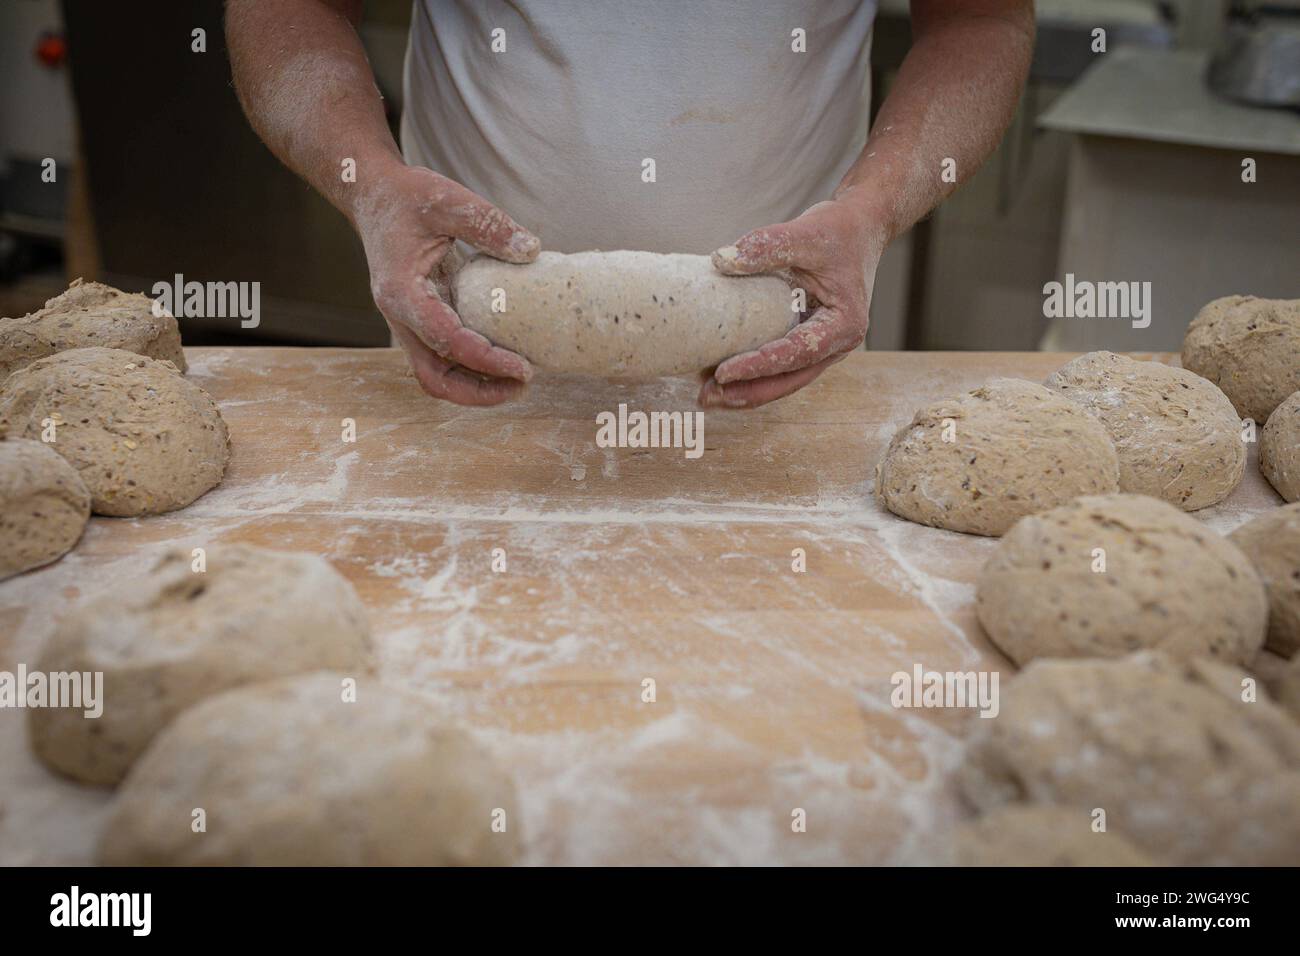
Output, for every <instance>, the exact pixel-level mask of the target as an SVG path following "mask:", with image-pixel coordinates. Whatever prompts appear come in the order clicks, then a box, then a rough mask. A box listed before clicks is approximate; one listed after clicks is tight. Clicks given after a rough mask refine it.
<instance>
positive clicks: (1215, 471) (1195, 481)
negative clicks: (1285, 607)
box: [1044, 352, 1246, 511]
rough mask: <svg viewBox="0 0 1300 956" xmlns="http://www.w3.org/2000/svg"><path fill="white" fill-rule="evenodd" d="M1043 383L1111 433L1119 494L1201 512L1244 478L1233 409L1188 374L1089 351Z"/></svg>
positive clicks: (1238, 428)
mask: <svg viewBox="0 0 1300 956" xmlns="http://www.w3.org/2000/svg"><path fill="white" fill-rule="evenodd" d="M1044 384H1046V385H1047V387H1048V388H1050V389H1053V390H1054V391H1057V392H1059V393H1060V394H1061V395H1064V396H1065V397H1066V398H1068V399H1070V401H1072V402H1077V403H1079V405H1081V406H1083V407H1084V408H1085V409H1087V410H1088V411H1089V412H1090V413H1091V414H1093V415H1095V416H1096V417H1097V419H1098V421H1100V422H1101V423H1102V425H1104V426H1105V427H1106V432H1107V433H1108V434H1109V435H1110V437H1111V440H1112V441H1113V442H1114V443H1115V451H1116V453H1117V454H1118V455H1119V490H1120V491H1131V492H1133V493H1134V494H1139V495H1151V496H1152V497H1153V498H1161V499H1163V500H1165V501H1168V502H1169V503H1170V504H1173V505H1177V506H1178V507H1180V508H1182V509H1183V510H1184V511H1195V510H1196V509H1197V508H1204V507H1206V506H1208V505H1212V504H1216V503H1218V502H1220V501H1222V500H1223V499H1224V498H1226V497H1228V495H1229V494H1230V493H1231V492H1232V490H1233V489H1234V488H1236V487H1237V484H1238V483H1239V482H1240V481H1241V478H1242V476H1243V475H1244V474H1245V473H1246V446H1245V443H1243V442H1242V440H1241V419H1240V418H1238V417H1237V412H1236V410H1235V409H1234V408H1233V407H1232V402H1230V401H1228V397H1227V396H1226V395H1224V394H1223V392H1221V391H1219V389H1218V388H1217V387H1215V386H1214V385H1212V384H1211V383H1209V382H1207V381H1206V380H1205V379H1203V378H1201V377H1200V376H1199V375H1195V374H1193V373H1192V372H1189V371H1187V370H1186V369H1182V368H1172V367H1171V366H1168V365H1161V364H1160V363H1159V362H1135V361H1133V359H1131V358H1127V357H1125V356H1123V355H1116V354H1115V353H1114V352H1089V353H1088V354H1087V355H1081V356H1079V357H1078V358H1077V359H1075V360H1074V361H1072V362H1069V363H1067V364H1066V365H1064V366H1062V367H1061V368H1060V369H1058V370H1057V371H1056V372H1054V373H1053V374H1052V375H1051V376H1050V377H1049V378H1048V379H1047V381H1046V382H1045V383H1044Z"/></svg>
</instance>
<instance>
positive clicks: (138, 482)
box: [0, 348, 230, 516]
mask: <svg viewBox="0 0 1300 956" xmlns="http://www.w3.org/2000/svg"><path fill="white" fill-rule="evenodd" d="M47 418H48V419H53V420H54V421H55V422H56V423H57V425H58V427H57V430H56V432H55V440H54V441H53V442H52V443H51V444H50V447H51V448H53V449H54V450H55V451H57V452H58V453H59V454H60V455H62V456H63V457H64V458H66V459H67V460H68V462H69V463H70V464H71V465H72V467H74V468H76V469H77V471H78V472H80V474H81V480H82V481H84V482H85V483H86V487H87V488H89V489H90V495H91V509H92V510H93V511H94V512H95V513H96V514H101V515H118V516H137V515H150V514H161V513H163V512H164V511H174V510H175V509H177V508H183V507H185V506H186V505H188V504H189V503H190V502H192V501H193V500H194V499H195V498H197V497H199V495H201V494H203V493H204V492H206V491H208V490H210V489H211V488H213V487H215V486H216V484H217V483H218V482H219V481H221V476H222V475H223V474H225V471H226V462H227V461H229V459H230V438H229V435H228V433H227V431H226V423H225V421H224V420H223V419H222V418H221V412H219V411H218V410H217V406H216V403H215V402H213V401H212V399H211V397H210V396H209V395H208V393H207V392H205V391H203V389H201V388H199V387H198V386H197V385H195V384H194V383H193V382H189V381H187V380H185V379H184V378H182V377H181V375H180V373H178V372H177V371H176V367H175V366H173V365H172V364H171V363H170V362H162V361H158V360H155V359H151V358H145V357H144V356H141V355H136V354H135V353H134V352H126V351H123V350H122V349H101V348H92V349H71V350H70V351H67V352H60V353H58V354H57V355H51V356H49V357H48V358H43V359H41V360H40V361H38V362H34V363H33V364H31V365H29V366H27V367H26V368H24V369H20V370H19V371H17V372H15V373H14V374H13V375H11V376H9V379H8V381H6V382H5V383H4V385H3V386H0V432H3V431H6V430H7V431H8V433H9V434H11V435H17V436H19V437H23V438H40V437H41V432H42V430H43V426H42V424H41V422H42V421H44V420H45V419H47Z"/></svg>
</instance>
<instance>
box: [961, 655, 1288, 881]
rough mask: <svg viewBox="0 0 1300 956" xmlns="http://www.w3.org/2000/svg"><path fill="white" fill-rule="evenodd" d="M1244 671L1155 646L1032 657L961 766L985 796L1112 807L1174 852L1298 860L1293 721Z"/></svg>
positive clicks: (1140, 838) (1268, 861)
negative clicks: (1249, 694)
mask: <svg viewBox="0 0 1300 956" xmlns="http://www.w3.org/2000/svg"><path fill="white" fill-rule="evenodd" d="M1242 676H1244V675H1243V674H1242V673H1241V672H1240V671H1235V670H1234V669H1232V668H1228V667H1225V666H1223V665H1219V664H1215V663H1213V662H1210V661H1203V660H1202V661H1193V662H1188V663H1185V664H1181V665H1180V664H1177V663H1175V662H1173V661H1171V660H1170V659H1169V658H1168V657H1166V656H1164V655H1161V654H1158V653H1150V652H1146V653H1140V654H1135V655H1132V656H1130V657H1127V658H1120V659H1117V660H1086V661H1079V660H1040V661H1035V662H1034V663H1032V664H1030V665H1029V666H1028V667H1027V668H1025V670H1024V671H1023V672H1021V673H1020V674H1019V675H1018V676H1017V677H1015V678H1014V679H1013V680H1012V681H1011V682H1010V683H1009V684H1007V685H1006V686H1005V688H1004V690H1003V693H1002V709H1001V713H1000V714H999V715H998V718H997V719H996V720H977V721H974V723H975V724H976V727H975V730H974V732H973V736H972V738H971V740H970V744H969V748H968V751H967V756H966V762H965V764H964V766H963V767H962V769H961V771H960V773H959V779H960V782H961V787H962V790H963V792H964V793H965V794H966V796H967V798H968V799H969V800H970V801H971V802H972V803H973V804H974V805H975V806H976V807H979V808H981V809H983V810H991V809H993V808H995V807H999V806H1003V805H1005V804H1007V803H1015V802H1027V803H1034V804H1056V805H1061V806H1066V807H1070V808H1073V809H1075V810H1078V811H1082V812H1084V813H1090V812H1091V811H1092V810H1093V809H1094V808H1101V809H1103V810H1105V811H1106V822H1107V828H1108V829H1109V830H1113V831H1117V832H1120V833H1123V834H1125V835H1126V836H1127V837H1128V838H1129V839H1130V840H1131V841H1132V842H1133V843H1134V844H1136V845H1137V846H1139V847H1140V848H1141V849H1143V850H1144V851H1146V852H1147V853H1149V854H1151V855H1152V856H1153V857H1155V858H1156V859H1159V860H1161V861H1167V862H1169V863H1175V864H1195V865H1203V866H1214V865H1295V864H1296V863H1300V728H1298V727H1297V726H1296V724H1295V722H1294V721H1292V720H1291V719H1290V718H1289V717H1288V716H1287V715H1286V714H1285V713H1283V712H1282V711H1281V710H1280V709H1279V708H1278V707H1276V706H1275V705H1274V704H1273V703H1272V702H1271V701H1269V700H1268V699H1267V697H1266V696H1265V695H1263V694H1262V693H1260V695H1259V697H1258V698H1257V699H1255V700H1254V701H1252V702H1249V703H1248V702H1246V701H1243V700H1242V699H1241V694H1242V688H1241V683H1240V681H1241V678H1242Z"/></svg>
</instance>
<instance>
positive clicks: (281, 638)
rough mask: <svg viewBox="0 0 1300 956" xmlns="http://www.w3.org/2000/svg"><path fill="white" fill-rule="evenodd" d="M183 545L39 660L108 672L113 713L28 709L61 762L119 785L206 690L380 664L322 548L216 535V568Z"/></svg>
mask: <svg viewBox="0 0 1300 956" xmlns="http://www.w3.org/2000/svg"><path fill="white" fill-rule="evenodd" d="M192 560H193V559H192V558H191V557H190V552H188V551H179V550H178V551H172V552H169V553H167V554H166V555H165V556H164V557H163V558H162V559H161V560H159V561H158V562H157V563H156V564H155V565H154V566H153V567H152V568H151V569H150V570H149V572H148V573H147V574H146V575H144V576H143V577H140V578H136V579H134V580H129V581H125V582H122V583H121V584H118V585H116V586H115V587H114V588H113V589H112V590H110V591H108V592H107V593H105V594H103V595H101V596H100V597H98V598H96V599H94V600H91V601H88V602H86V603H85V604H82V605H81V606H80V607H78V608H76V609H75V610H74V611H72V612H71V613H70V614H69V615H68V617H67V618H66V619H64V620H63V621H61V622H60V624H59V627H58V629H57V630H56V631H55V633H54V635H53V636H52V637H51V639H50V642H49V643H48V644H47V645H46V647H45V650H44V653H42V655H41V658H40V665H39V666H40V669H41V670H43V671H46V672H50V671H82V672H85V671H92V672H102V673H103V675H104V699H105V703H104V712H103V714H102V716H100V717H98V718H86V717H85V716H84V715H83V711H82V710H77V709H74V708H44V709H39V710H31V711H28V715H29V716H28V719H29V721H30V729H31V742H32V748H33V750H35V752H36V755H37V756H38V757H40V758H41V759H42V760H43V761H45V763H46V764H48V765H49V766H50V767H52V768H53V769H55V770H59V771H62V772H63V773H65V774H67V775H68V776H70V777H74V778H76V779H78V780H82V781H85V782H86V783H94V784H115V783H117V782H118V781H119V780H121V779H122V777H124V776H125V775H126V772H127V770H128V769H129V768H130V766H131V764H132V763H133V762H134V761H135V760H136V758H137V757H138V756H139V755H140V754H141V753H142V752H143V751H144V749H145V747H147V746H148V744H149V741H150V740H152V739H153V738H154V736H155V735H156V734H157V733H158V732H159V731H160V730H162V729H163V728H164V727H165V726H166V725H167V724H168V723H169V722H170V721H171V720H172V719H173V718H174V717H175V716H176V715H177V714H179V713H181V712H182V711H183V710H185V709H186V708H188V707H190V706H192V705H193V704H195V703H197V702H198V701H200V700H202V699H204V698H205V697H209V696H211V695H213V694H217V693H220V692H221V691H224V690H228V689H230V688H232V687H237V686H239V685H242V684H249V683H255V682H258V681H264V680H269V679H271V678H274V677H281V676H285V675H289V674H301V673H306V672H310V671H316V670H322V669H326V668H335V669H338V670H341V671H346V672H348V673H350V674H352V675H353V676H356V675H357V674H359V673H361V672H363V671H365V670H366V669H367V668H368V667H369V658H370V636H369V629H368V628H367V626H366V619H365V611H364V609H363V608H362V606H361V602H360V601H359V600H358V599H357V596H356V594H355V593H354V592H353V590H352V586H351V585H350V584H348V582H347V580H346V579H345V578H344V577H342V576H341V575H340V574H339V573H338V572H337V571H335V570H334V569H333V568H332V567H331V566H330V564H329V562H327V561H325V560H324V559H323V558H319V557H317V556H316V555H312V554H299V553H293V552H281V551H267V550H264V549H262V548H254V547H249V546H247V545H239V544H234V545H215V546H213V547H211V548H209V549H208V552H207V555H206V562H207V570H206V571H203V572H196V571H194V570H192Z"/></svg>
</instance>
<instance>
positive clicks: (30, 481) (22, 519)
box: [0, 438, 90, 581]
mask: <svg viewBox="0 0 1300 956" xmlns="http://www.w3.org/2000/svg"><path fill="white" fill-rule="evenodd" d="M89 518H90V492H89V491H87V490H86V486H85V484H84V483H83V482H82V480H81V476H80V475H78V474H77V472H76V471H75V470H74V469H73V467H72V466H71V465H69V464H68V463H67V462H66V461H64V460H63V459H62V458H61V457H60V456H59V455H58V454H57V453H55V452H54V451H52V450H51V449H50V448H49V447H48V446H46V445H44V444H42V443H41V442H38V441H28V440H27V439H25V438H10V439H7V440H4V441H0V581H3V580H4V579H5V578H8V577H12V576H13V575H15V574H19V573H21V572H23V571H27V570H30V569H31V568H39V567H40V566H41V565H42V564H49V563H50V562H51V561H53V560H55V559H56V558H60V557H62V556H63V555H65V554H67V553H68V552H69V551H71V550H72V546H73V545H74V544H76V543H77V540H78V539H79V538H80V537H81V532H82V531H83V530H84V529H85V527H86V521H87V520H88V519H89Z"/></svg>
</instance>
